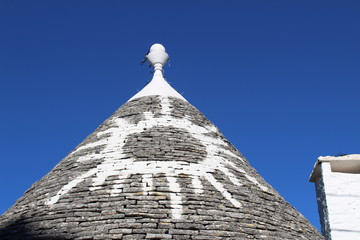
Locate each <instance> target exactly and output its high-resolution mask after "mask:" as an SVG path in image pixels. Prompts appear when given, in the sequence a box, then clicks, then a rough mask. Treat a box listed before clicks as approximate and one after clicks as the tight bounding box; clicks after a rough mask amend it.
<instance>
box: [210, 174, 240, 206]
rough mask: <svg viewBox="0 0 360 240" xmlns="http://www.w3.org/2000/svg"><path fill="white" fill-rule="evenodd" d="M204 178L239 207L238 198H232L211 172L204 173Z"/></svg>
mask: <svg viewBox="0 0 360 240" xmlns="http://www.w3.org/2000/svg"><path fill="white" fill-rule="evenodd" d="M205 178H206V179H207V180H208V181H209V182H210V183H211V185H213V186H214V187H215V188H216V189H217V190H218V191H219V192H220V193H221V194H222V195H223V196H224V197H225V198H226V199H227V200H229V202H231V203H232V204H233V205H234V206H235V207H238V208H240V207H241V206H242V205H241V203H240V202H239V201H238V200H236V199H235V198H233V197H232V195H231V194H230V193H229V192H228V191H226V190H225V188H224V186H223V185H222V184H221V183H220V182H218V181H217V180H216V179H215V178H214V176H213V175H212V174H206V175H205Z"/></svg>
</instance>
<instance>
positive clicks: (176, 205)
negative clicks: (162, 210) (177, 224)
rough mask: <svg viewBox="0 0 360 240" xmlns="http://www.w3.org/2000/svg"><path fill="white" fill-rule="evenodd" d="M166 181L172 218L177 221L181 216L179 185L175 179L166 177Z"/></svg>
mask: <svg viewBox="0 0 360 240" xmlns="http://www.w3.org/2000/svg"><path fill="white" fill-rule="evenodd" d="M166 179H167V181H168V182H169V190H170V193H169V195H170V202H171V212H172V218H174V219H179V218H181V215H182V212H183V210H182V205H181V204H182V199H181V195H180V191H181V188H180V185H179V183H178V182H177V181H176V178H175V177H171V176H166Z"/></svg>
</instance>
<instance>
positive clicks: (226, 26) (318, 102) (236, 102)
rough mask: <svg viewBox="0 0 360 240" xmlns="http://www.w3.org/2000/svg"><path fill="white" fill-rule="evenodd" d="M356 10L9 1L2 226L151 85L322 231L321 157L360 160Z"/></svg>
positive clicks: (323, 4)
mask: <svg viewBox="0 0 360 240" xmlns="http://www.w3.org/2000/svg"><path fill="white" fill-rule="evenodd" d="M359 13H360V2H359V1H355V0H354V1H346V0H345V1H288V0H283V1H268V0H263V1H258V0H251V1H250V0H248V1H235V0H234V1H209V0H206V1H205V0H204V1H177V3H175V1H169V0H167V1H115V0H108V1H89V0H86V1H85V0H84V1H27V0H26V1H25V0H24V1H17V0H2V1H0V83H1V85H0V108H1V115H0V116H1V118H0V134H1V137H0V213H3V212H4V211H5V210H6V209H7V208H9V207H10V206H11V205H12V204H13V203H14V202H15V200H16V199H18V198H19V197H20V196H21V195H22V194H23V193H24V191H25V190H26V189H28V188H29V187H30V185H31V184H32V183H34V182H35V181H37V180H39V179H40V178H41V177H42V176H44V175H45V174H46V173H47V172H49V171H50V170H51V169H52V168H53V167H54V166H55V165H56V164H57V163H58V162H59V161H60V160H61V159H62V158H63V157H65V156H66V155H67V154H68V153H69V152H70V151H71V150H72V149H73V148H74V147H76V145H77V144H79V143H80V142H81V141H82V140H83V139H84V138H85V137H86V136H87V135H88V134H90V133H91V132H92V131H93V130H95V128H96V127H97V126H98V125H100V124H101V123H102V122H103V121H104V120H105V119H106V118H107V117H109V116H110V115H111V114H112V112H114V111H115V110H116V109H117V108H118V107H119V106H121V105H122V104H123V103H124V102H126V101H127V100H128V99H129V98H130V97H132V96H133V95H134V94H135V93H136V92H137V91H138V90H140V89H141V88H142V87H143V86H144V85H145V84H146V82H147V81H148V80H150V79H151V74H150V70H151V69H149V68H148V67H147V66H140V64H139V62H140V61H141V60H142V59H143V56H144V55H145V54H146V52H147V50H148V48H149V47H150V46H151V45H152V44H153V43H156V42H159V43H162V44H163V45H165V47H166V48H167V51H168V53H169V54H170V57H171V66H170V67H166V68H165V74H166V77H167V79H168V81H169V82H170V83H171V84H172V86H173V87H174V88H175V89H177V90H178V91H179V92H181V93H183V95H184V97H185V98H186V99H187V100H188V101H189V102H190V103H192V104H193V105H194V106H195V107H197V108H198V109H199V110H200V111H202V112H203V113H204V114H205V116H207V117H208V118H209V119H210V120H211V121H212V122H214V123H215V125H217V126H218V127H219V129H220V130H221V131H222V132H223V134H224V135H225V136H226V137H227V138H228V139H229V140H230V142H231V143H232V144H234V145H235V146H236V147H237V148H238V149H239V150H240V151H241V152H242V153H243V154H244V155H245V156H246V157H247V158H248V160H249V161H250V163H251V164H252V166H254V167H255V168H256V169H257V170H258V171H259V173H260V174H261V175H262V176H263V177H264V178H265V179H266V180H267V181H268V182H269V183H270V184H271V185H272V186H274V187H275V189H276V190H278V191H279V192H280V194H281V195H282V196H283V197H284V198H285V199H286V200H287V201H289V202H290V203H291V204H292V205H293V206H295V207H296V208H297V209H298V210H299V211H300V212H301V213H302V214H304V215H305V216H306V217H307V218H308V219H309V220H310V221H311V222H312V223H313V224H314V225H315V226H316V227H319V221H318V213H317V205H316V198H315V191H314V186H313V184H312V183H309V182H308V176H309V174H310V172H311V170H312V167H313V165H314V163H315V161H316V159H317V157H318V156H320V155H336V154H339V153H345V154H352V153H360V149H359V142H360V140H359V137H360V126H359V123H360V111H359V105H360V94H359V90H360V68H359V65H360V46H359V44H360V31H359V26H360V14H359Z"/></svg>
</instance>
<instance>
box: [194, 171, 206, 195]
mask: <svg viewBox="0 0 360 240" xmlns="http://www.w3.org/2000/svg"><path fill="white" fill-rule="evenodd" d="M191 184H192V186H193V188H194V192H195V193H196V194H200V193H203V192H204V190H203V188H204V187H203V185H202V183H201V181H200V179H199V176H195V175H193V176H191Z"/></svg>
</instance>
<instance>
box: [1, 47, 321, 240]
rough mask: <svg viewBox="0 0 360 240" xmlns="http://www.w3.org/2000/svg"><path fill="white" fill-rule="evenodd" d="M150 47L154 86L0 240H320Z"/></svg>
mask: <svg viewBox="0 0 360 240" xmlns="http://www.w3.org/2000/svg"><path fill="white" fill-rule="evenodd" d="M154 46H155V47H154ZM154 46H153V48H152V50H153V51H150V53H149V54H148V55H147V58H148V60H149V61H150V63H151V64H152V65H153V66H154V67H155V74H154V78H153V80H152V82H151V83H149V84H148V85H147V86H146V87H145V88H144V90H142V91H140V92H139V93H138V94H137V95H135V96H134V97H133V98H131V99H130V100H129V101H128V102H126V103H125V104H124V105H123V106H121V107H120V108H119V109H118V110H117V111H116V112H115V113H114V114H113V115H112V116H110V117H109V118H108V119H107V120H106V121H105V122H104V123H103V124H102V125H101V126H99V127H98V128H97V129H96V130H95V131H94V132H93V133H92V134H90V135H89V136H88V137H87V138H86V139H85V140H84V141H83V142H82V143H81V144H80V145H79V146H77V147H76V148H75V149H74V150H73V151H72V152H71V153H70V154H69V155H68V156H67V157H65V158H64V159H63V160H61V161H60V162H59V164H58V165H57V166H55V168H54V169H53V170H51V171H50V172H49V173H48V174H47V175H46V176H44V177H43V178H42V179H41V180H40V181H38V182H36V183H35V184H33V186H31V188H30V189H29V190H28V191H26V193H25V194H24V196H23V197H21V198H20V199H19V200H18V201H17V202H16V203H15V205H14V206H13V207H11V208H10V209H9V210H8V211H7V212H6V213H4V214H3V215H2V216H1V218H0V239H2V240H5V239H59V240H62V239H77V240H80V239H83V240H84V239H323V237H322V236H321V235H320V234H319V233H318V232H317V230H316V229H315V228H314V227H313V226H312V225H311V224H310V223H309V222H308V221H307V220H306V219H305V218H304V217H303V216H302V215H301V214H300V213H299V212H297V211H296V210H295V209H294V208H293V207H292V206H291V205H289V204H288V203H287V202H286V201H284V199H283V198H282V197H281V196H280V195H279V194H278V193H277V192H276V191H275V190H274V189H273V188H272V187H271V186H269V185H268V184H267V183H266V182H265V181H264V180H263V178H261V176H260V175H259V174H258V173H257V172H256V171H255V170H254V169H253V168H252V167H251V166H250V165H249V163H248V161H247V160H246V159H245V158H244V157H243V156H242V155H241V153H240V152H239V151H238V150H236V149H235V148H234V147H233V146H232V145H231V144H230V143H229V142H228V141H227V140H226V138H225V137H224V136H223V135H222V134H221V133H220V132H219V130H218V129H217V128H216V127H215V126H214V125H213V124H212V123H211V122H210V121H209V120H208V119H206V117H204V115H203V114H201V112H199V111H198V110H197V109H196V108H195V107H193V106H192V105H191V104H189V103H188V102H187V101H186V100H185V99H184V98H183V97H182V96H181V95H180V94H178V93H177V92H176V91H175V90H174V89H173V88H171V87H170V85H169V84H168V83H167V82H166V81H165V79H164V78H163V76H162V70H161V66H162V65H163V64H164V63H165V62H166V61H167V54H166V53H165V51H164V49H163V47H162V46H161V45H154ZM159 52H160V53H159ZM151 53H152V54H153V55H154V54H155V55H156V54H160V57H163V58H164V56H165V58H164V59H162V60H161V61H160V63H159V62H156V61H155V60H156V59H158V58H159V57H155V60H152V59H151ZM164 54H166V55H164ZM149 55H150V56H149ZM154 62H155V63H154ZM159 64H160V65H161V66H160V65H159Z"/></svg>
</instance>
